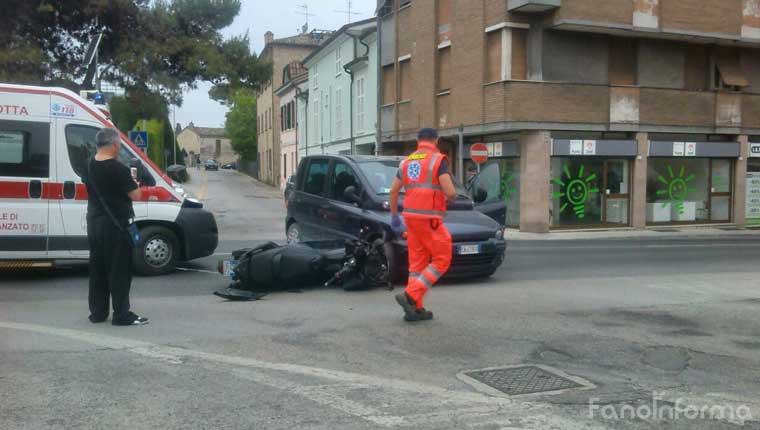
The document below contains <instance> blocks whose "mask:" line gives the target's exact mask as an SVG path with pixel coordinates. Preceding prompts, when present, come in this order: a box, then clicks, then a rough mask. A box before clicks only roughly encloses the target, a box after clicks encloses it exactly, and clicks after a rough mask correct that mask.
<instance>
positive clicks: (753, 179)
mask: <svg viewBox="0 0 760 430" xmlns="http://www.w3.org/2000/svg"><path fill="white" fill-rule="evenodd" d="M751 146H755V145H751ZM746 184H747V197H746V198H747V200H746V205H745V211H746V212H745V218H746V222H747V224H748V225H760V158H749V159H748V160H747V182H746Z"/></svg>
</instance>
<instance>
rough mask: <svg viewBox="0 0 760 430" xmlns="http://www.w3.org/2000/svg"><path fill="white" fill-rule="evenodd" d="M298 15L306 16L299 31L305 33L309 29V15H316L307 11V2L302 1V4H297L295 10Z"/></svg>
mask: <svg viewBox="0 0 760 430" xmlns="http://www.w3.org/2000/svg"><path fill="white" fill-rule="evenodd" d="M296 13H297V14H298V15H303V16H305V17H306V23H305V24H304V25H303V27H301V33H302V34H306V32H307V31H309V17H310V16H317V15H315V14H313V13H309V4H308V3H304V4H302V5H298V10H297V11H296Z"/></svg>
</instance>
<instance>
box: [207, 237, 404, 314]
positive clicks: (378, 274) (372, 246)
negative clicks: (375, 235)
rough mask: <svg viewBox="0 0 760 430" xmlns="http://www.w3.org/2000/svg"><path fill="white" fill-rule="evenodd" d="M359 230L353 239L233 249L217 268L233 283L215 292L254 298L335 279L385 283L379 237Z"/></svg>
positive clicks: (356, 285) (354, 285) (346, 285)
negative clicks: (229, 256)
mask: <svg viewBox="0 0 760 430" xmlns="http://www.w3.org/2000/svg"><path fill="white" fill-rule="evenodd" d="M366 236H367V231H365V230H362V231H361V232H360V235H359V238H358V239H355V240H346V241H345V242H342V241H339V240H328V241H312V242H301V243H297V244H289V245H278V244H276V243H273V242H267V243H264V244H262V245H259V246H256V247H254V248H244V249H240V250H237V251H234V252H233V253H232V259H231V260H222V261H220V262H219V272H220V273H222V274H223V275H225V276H228V277H229V278H231V279H232V281H233V282H232V284H231V285H230V286H228V287H226V288H223V289H221V290H219V291H216V292H214V294H215V295H217V296H219V297H223V298H226V299H229V300H257V299H259V298H261V297H263V296H264V295H266V294H267V293H269V292H273V291H288V290H301V289H303V288H310V287H312V288H313V287H318V286H331V285H337V286H340V287H342V288H343V289H344V290H346V291H353V290H363V289H370V288H375V287H378V286H389V287H390V283H389V281H388V280H389V276H388V265H387V263H386V258H385V251H384V246H383V240H382V239H375V240H369V239H367V238H366Z"/></svg>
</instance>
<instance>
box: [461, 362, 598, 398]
mask: <svg viewBox="0 0 760 430" xmlns="http://www.w3.org/2000/svg"><path fill="white" fill-rule="evenodd" d="M460 379H462V380H464V381H465V382H467V383H469V384H470V385H473V386H474V387H475V388H477V389H480V390H481V391H492V390H497V391H499V392H500V393H503V394H507V395H509V396H522V395H528V394H538V393H541V394H546V393H554V394H557V393H559V392H562V391H565V390H572V389H588V388H594V386H593V384H591V383H590V382H588V381H585V380H583V379H581V378H578V377H574V376H570V375H567V374H565V373H563V372H561V371H559V370H556V369H552V368H550V367H548V366H537V365H523V366H510V367H499V368H489V369H480V370H469V371H466V372H462V373H460ZM483 386H485V387H488V389H484V387H483Z"/></svg>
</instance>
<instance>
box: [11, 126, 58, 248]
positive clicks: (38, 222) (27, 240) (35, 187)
mask: <svg viewBox="0 0 760 430" xmlns="http://www.w3.org/2000/svg"><path fill="white" fill-rule="evenodd" d="M50 128H51V125H50V123H49V122H47V121H42V118H40V120H39V121H37V120H35V121H14V120H0V258H1V259H13V258H39V257H43V258H44V257H46V256H48V255H49V247H48V242H49V240H50V232H51V225H50V224H51V221H50V216H51V214H50V199H51V198H55V197H54V196H53V195H52V193H51V185H52V184H51V183H50V177H51V176H52V174H53V173H52V172H51V170H52V169H51V166H50V146H51V143H50Z"/></svg>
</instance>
